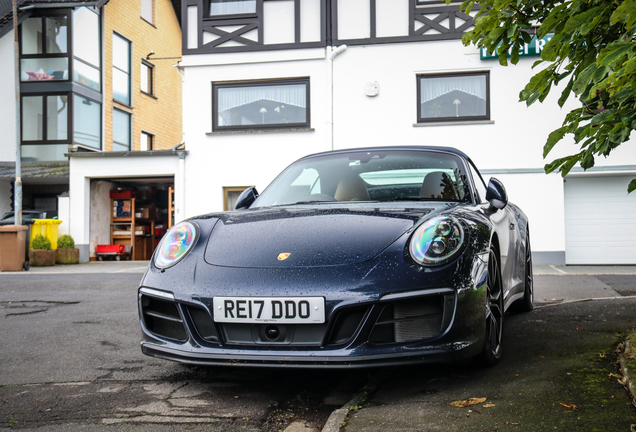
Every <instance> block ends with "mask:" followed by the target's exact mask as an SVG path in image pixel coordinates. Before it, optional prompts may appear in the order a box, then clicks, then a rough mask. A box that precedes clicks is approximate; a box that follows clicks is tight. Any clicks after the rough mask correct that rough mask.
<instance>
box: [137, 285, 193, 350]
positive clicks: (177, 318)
mask: <svg viewBox="0 0 636 432" xmlns="http://www.w3.org/2000/svg"><path fill="white" fill-rule="evenodd" d="M141 315H142V318H143V321H144V325H145V326H146V328H147V329H148V331H150V332H151V333H153V334H155V335H157V336H159V337H162V338H166V339H171V340H175V341H179V342H185V341H186V340H187V339H188V336H187V333H186V330H185V327H184V325H183V319H182V318H181V314H179V309H178V308H177V305H176V303H173V302H171V301H166V300H161V299H158V298H156V297H151V296H148V295H143V294H142V296H141Z"/></svg>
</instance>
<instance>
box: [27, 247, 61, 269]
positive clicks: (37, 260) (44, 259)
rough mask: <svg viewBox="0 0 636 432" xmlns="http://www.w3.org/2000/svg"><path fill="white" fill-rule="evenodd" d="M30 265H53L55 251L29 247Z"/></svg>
mask: <svg viewBox="0 0 636 432" xmlns="http://www.w3.org/2000/svg"><path fill="white" fill-rule="evenodd" d="M29 263H30V264H31V267H49V266H53V265H55V251H54V250H45V249H31V250H30V251H29Z"/></svg>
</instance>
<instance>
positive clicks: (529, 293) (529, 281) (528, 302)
mask: <svg viewBox="0 0 636 432" xmlns="http://www.w3.org/2000/svg"><path fill="white" fill-rule="evenodd" d="M525 267H526V268H525V273H524V275H525V276H524V290H523V300H521V301H520V302H519V310H521V311H522V312H530V311H531V310H532V309H534V276H533V275H532V249H531V248H530V232H527V233H526V262H525Z"/></svg>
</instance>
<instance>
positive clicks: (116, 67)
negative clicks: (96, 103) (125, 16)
mask: <svg viewBox="0 0 636 432" xmlns="http://www.w3.org/2000/svg"><path fill="white" fill-rule="evenodd" d="M130 66H131V65H130V41H129V40H127V39H124V38H123V37H121V36H119V35H118V34H116V33H113V99H114V100H115V101H117V102H120V103H122V104H124V105H128V106H130V105H132V104H131V100H130V85H131V82H130V81H131V80H130Z"/></svg>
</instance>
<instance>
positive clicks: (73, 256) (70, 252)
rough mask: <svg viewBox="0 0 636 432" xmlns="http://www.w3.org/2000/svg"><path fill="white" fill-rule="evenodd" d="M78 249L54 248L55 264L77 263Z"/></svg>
mask: <svg viewBox="0 0 636 432" xmlns="http://www.w3.org/2000/svg"><path fill="white" fill-rule="evenodd" d="M78 263H79V249H78V248H73V249H59V248H58V249H55V264H78Z"/></svg>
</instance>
